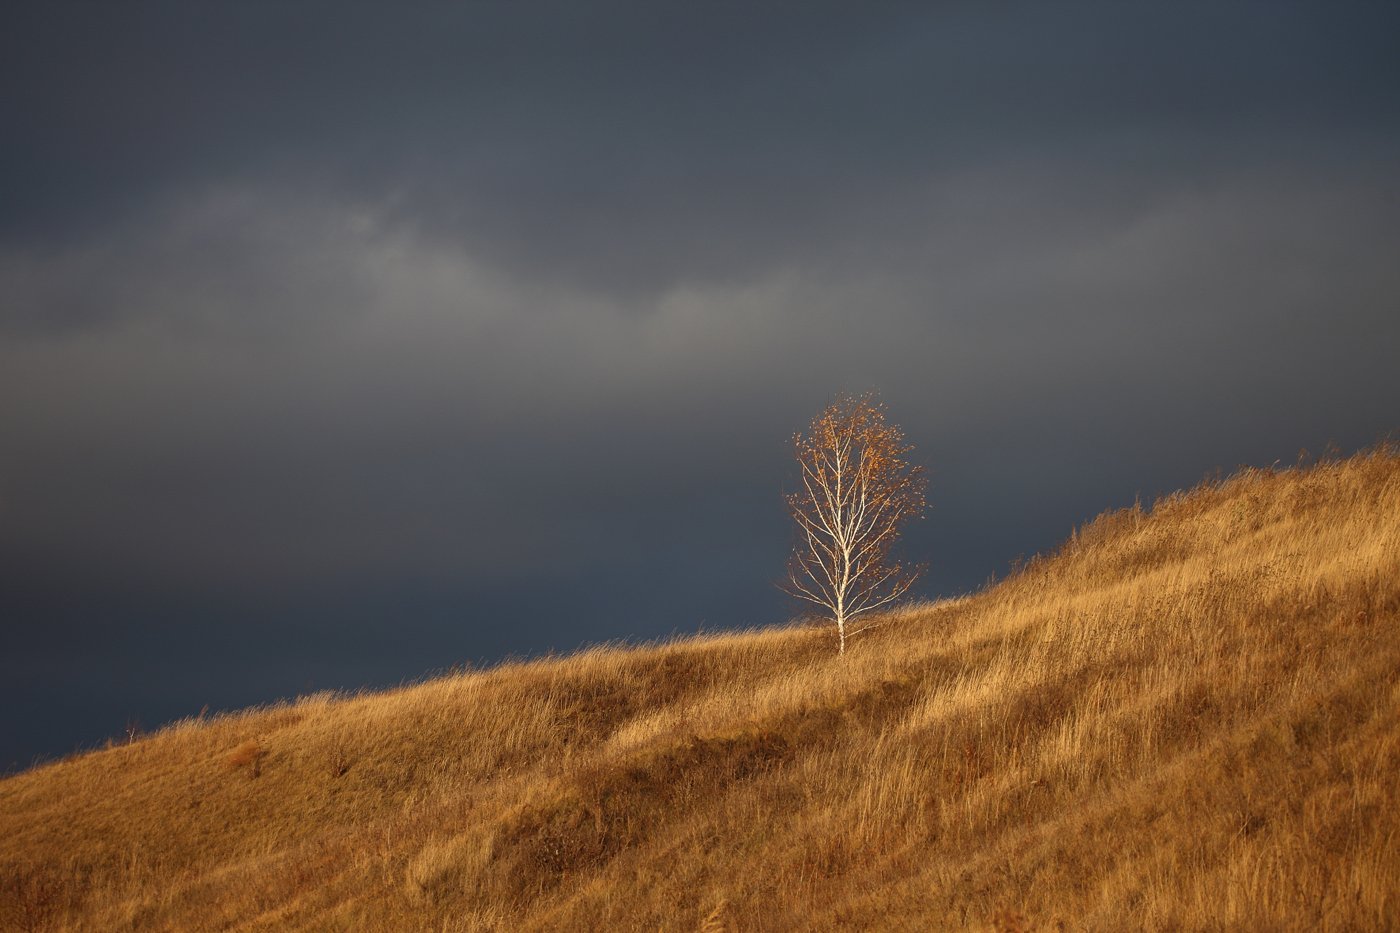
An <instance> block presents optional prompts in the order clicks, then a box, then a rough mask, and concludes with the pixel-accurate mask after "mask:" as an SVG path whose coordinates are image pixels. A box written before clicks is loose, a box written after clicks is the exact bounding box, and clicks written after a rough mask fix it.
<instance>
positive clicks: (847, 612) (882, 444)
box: [779, 395, 928, 654]
mask: <svg viewBox="0 0 1400 933" xmlns="http://www.w3.org/2000/svg"><path fill="white" fill-rule="evenodd" d="M793 448H794V451H795V452H796V454H797V463H798V465H799V466H800V467H801V468H802V485H801V488H799V489H798V490H797V491H796V492H793V493H789V494H788V495H787V497H786V498H787V504H788V509H789V510H790V511H791V512H792V517H793V520H794V521H795V522H796V523H797V532H798V533H797V542H796V545H795V547H794V549H793V554H792V558H791V560H790V561H789V562H788V573H787V578H786V580H785V581H784V582H783V583H780V584H779V588H781V589H782V590H784V591H785V592H787V593H789V594H791V595H793V596H795V597H797V598H798V599H802V600H806V601H807V602H810V603H815V604H816V605H818V606H820V607H822V608H823V609H825V610H826V611H827V612H829V613H831V616H832V619H833V620H834V621H835V622H836V632H837V635H838V644H839V646H840V648H839V651H840V653H841V654H845V653H846V639H847V637H849V636H852V635H856V634H859V633H860V632H862V631H865V629H867V628H871V627H873V626H871V625H864V626H862V627H860V628H858V629H855V630H854V631H850V630H848V627H849V625H850V623H851V621H852V620H853V619H855V618H856V617H857V616H860V615H863V614H865V613H867V612H870V611H872V610H874V609H879V608H880V607H881V606H886V605H889V604H890V603H891V602H893V601H894V600H896V599H898V598H899V597H901V596H903V595H904V594H905V593H906V592H907V591H908V590H909V587H911V586H912V585H913V584H914V581H915V580H917V579H918V577H919V575H920V574H921V573H922V572H923V568H922V567H910V566H907V565H905V564H901V563H899V562H897V561H893V560H891V557H890V550H891V548H893V546H894V544H895V542H896V541H897V540H898V539H899V533H900V529H901V527H902V526H903V525H904V523H905V522H907V521H908V520H909V519H912V518H916V517H921V516H922V515H923V511H924V507H925V501H924V491H925V489H926V488H927V486H928V483H927V479H926V478H925V475H924V470H923V467H920V466H915V465H912V464H910V463H909V462H908V461H907V460H905V455H906V454H908V453H909V451H910V450H912V449H913V448H912V447H910V446H909V445H908V444H906V443H905V442H904V432H902V431H901V430H900V429H899V428H898V427H897V426H896V425H893V424H888V423H886V421H885V409H884V406H883V405H882V404H880V403H879V402H878V401H876V400H875V399H874V398H873V397H871V396H869V395H863V396H843V397H840V398H837V399H836V401H834V402H832V403H831V404H830V405H828V406H827V407H826V410H825V411H823V412H822V413H821V414H820V415H818V416H817V417H816V418H815V419H813V421H812V424H811V426H810V427H809V428H808V431H807V433H806V434H798V435H796V436H795V437H793Z"/></svg>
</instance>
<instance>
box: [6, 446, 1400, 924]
mask: <svg viewBox="0 0 1400 933" xmlns="http://www.w3.org/2000/svg"><path fill="white" fill-rule="evenodd" d="M1397 774H1400V456H1397V455H1396V453H1395V452H1394V451H1385V450H1382V451H1380V452H1376V453H1371V454H1367V455H1361V456H1357V457H1354V458H1352V459H1350V460H1347V461H1343V462H1340V463H1329V464H1323V465H1320V466H1317V467H1314V468H1311V469H1307V470H1287V471H1282V472H1268V471H1246V472H1244V473H1242V474H1240V475H1238V476H1236V477H1234V478H1231V479H1229V480H1227V481H1225V482H1223V483H1212V484H1206V485H1204V486H1202V487H1200V488H1198V489H1196V490H1194V491H1192V492H1190V493H1189V494H1185V495H1181V496H1175V497H1171V498H1168V499H1166V500H1164V501H1161V502H1159V503H1158V504H1157V505H1156V506H1155V507H1154V508H1153V509H1152V511H1151V513H1150V514H1145V513H1143V512H1141V511H1139V510H1128V511H1122V512H1117V513H1112V514H1106V515H1104V516H1101V517H1100V518H1099V519H1098V520H1097V521H1095V522H1094V523H1093V524H1091V525H1089V526H1087V527H1086V528H1084V529H1082V530H1081V531H1080V532H1079V533H1078V534H1076V535H1075V536H1074V538H1073V539H1072V540H1071V541H1069V542H1067V543H1066V545H1065V546H1064V547H1063V548H1062V549H1061V551H1060V552H1059V553H1057V554H1055V555H1053V556H1051V557H1049V558H1045V559H1041V560H1037V561H1035V562H1033V563H1032V564H1031V565H1030V566H1029V567H1028V568H1026V569H1024V570H1023V571H1022V572H1021V573H1019V574H1018V575H1016V576H1014V577H1013V578H1011V579H1009V580H1007V581H1005V582H1003V583H1002V584H1000V585H998V586H996V587H994V588H991V589H990V590H988V591H986V592H984V593H981V594H978V595H976V596H973V597H969V598H966V599H962V600H958V601H952V602H944V603H938V604H932V605H926V606H918V607H913V608H910V609H908V610H906V611H903V612H901V613H898V614H895V615H892V616H891V617H889V619H888V624H886V625H884V626H882V627H880V628H878V629H876V630H875V631H873V632H871V633H870V634H868V635H865V636H862V637H861V639H860V640H858V641H857V642H856V643H855V644H854V646H853V648H852V650H851V652H850V653H849V654H848V655H847V656H846V657H845V658H844V659H839V658H837V657H836V656H835V653H834V648H833V644H832V641H831V637H830V633H829V632H827V631H826V630H824V629H814V628H788V629H779V630H770V631H760V632H754V633H748V634H739V635H726V636H720V637H703V638H695V639H690V640H686V641H681V642H677V643H673V644H667V645H661V646H653V647H645V648H639V649H598V650H593V651H589V652H585V653H583V654H580V655H577V656H573V657H568V658H562V659H557V660H545V661H539V662H535V663H526V664H511V665H506V666H503V667H499V668H495V669H492V670H488V671H482V672H474V673H468V674H464V675H461V676H453V677H446V678H443V679H439V680H434V681H432V682H429V683H425V684H422V685H418V686H414V687H409V688H405V689H401V690H397V691H393V692H389V693H382V694H374V695H362V696H354V697H330V696H317V697H310V698H303V699H301V700H298V701H297V702H295V703H292V704H287V705H281V706H276V707H272V708H267V709H260V710H253V711H249V712H245V713H239V714H233V715H228V716H223V717H219V718H217V719H214V720H211V721H190V722H186V723H182V724H177V725H175V726H172V727H169V728H167V729H166V730H164V731H162V732H160V733H158V734H156V735H153V736H150V737H147V738H144V739H142V740H140V741H138V742H136V743H134V744H131V745H124V746H117V747H113V748H110V749H107V750H103V751H97V752H93V753H91V754H87V755H83V756H80V757H76V758H73V759H70V760H66V761H62V762H59V763H56V764H52V765H49V766H46V767H43V768H39V769H36V770H34V771H31V772H27V773H23V774H20V775H17V776H13V777H10V778H8V779H6V780H4V781H3V782H0V883H3V888H0V927H2V928H5V929H12V928H14V929H26V928H34V929H49V928H53V929H102V930H107V929H141V930H159V929H220V928H226V929H237V930H255V929H289V930H296V929H404V930H407V929H423V930H427V929H432V930H456V929H463V930H466V929H492V928H495V929H501V930H519V929H580V930H581V929H621V930H632V929H651V930H655V929H665V930H695V929H706V930H725V929H743V930H753V929H813V928H827V927H835V926H841V925H851V926H852V927H854V928H868V927H878V928H892V929H928V928H940V927H949V926H952V927H956V926H963V925H967V926H974V927H1000V928H1029V927H1030V926H1031V925H1032V924H1034V925H1035V926H1037V927H1038V928H1043V929H1055V928H1057V927H1058V926H1059V923H1060V922H1063V924H1064V925H1065V926H1066V927H1068V928H1070V929H1076V928H1081V927H1087V928H1097V929H1115V928H1116V929H1121V928H1138V927H1149V928H1164V927H1183V926H1184V927H1189V928H1199V927H1203V926H1204V927H1225V928H1238V929H1261V928H1275V927H1289V928H1299V929H1315V928H1332V929H1344V928H1345V929H1355V928H1373V927H1395V926H1397V925H1400V807H1397V803H1400V802H1398V801H1397V799H1396V797H1397V793H1396V775H1397Z"/></svg>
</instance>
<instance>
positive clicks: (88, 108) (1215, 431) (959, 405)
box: [0, 2, 1400, 769]
mask: <svg viewBox="0 0 1400 933" xmlns="http://www.w3.org/2000/svg"><path fill="white" fill-rule="evenodd" d="M759 7H760V5H759V4H751V3H746V4H732V5H727V4H673V5H672V4H657V3H636V4H624V3H606V2H604V3H558V4H553V3H543V4H530V3H501V4H477V5H460V6H458V5H448V4H441V5H429V4H415V5H411V8H409V7H406V6H405V5H403V4H388V3H384V4H377V5H370V4H355V3H347V2H336V3H300V4H282V3H267V4H261V3H254V4H225V5H223V6H222V7H221V8H220V9H217V10H216V9H215V8H214V5H206V4H190V3H172V4H168V5H157V4H140V3H134V4H99V3H93V4H65V3H56V2H34V3H30V4H27V5H26V4H11V5H9V6H7V8H6V12H5V14H4V17H3V18H4V23H3V28H0V136H2V137H3V145H0V638H3V651H0V708H4V709H5V710H6V713H5V715H4V717H3V721H0V769H4V768H6V767H15V766H24V765H27V764H28V763H29V762H30V761H31V760H33V758H34V756H36V755H53V754H62V753H65V752H68V751H72V750H73V749H74V748H77V747H86V746H90V745H91V744H93V743H96V742H98V741H100V740H101V739H103V738H104V737H107V736H112V735H118V734H120V733H121V732H122V731H123V729H124V728H125V726H126V724H127V722H128V721H129V720H139V721H140V722H141V723H142V724H143V725H144V726H146V727H152V726H155V725H159V724H160V723H161V722H164V721H167V720H170V719H172V718H178V717H181V716H185V715H191V714H194V713H197V712H198V711H199V710H200V709H201V708H202V707H204V706H206V705H208V706H209V707H210V708H212V709H219V708H226V707H230V706H236V705H244V704H250V703H256V702H266V701H271V700H274V699H276V698H278V697H285V696H295V695H297V694H298V693H303V692H307V691H309V690H316V689H322V688H355V687H359V686H362V685H383V684H392V683H396V682H399V681H401V680H403V679H412V678H417V677H420V676H422V675H424V674H425V673H427V672H429V671H431V670H433V669H440V668H443V667H446V666H449V665H452V664H454V663H459V662H466V661H470V662H473V663H489V662H491V661H493V660H497V659H500V658H501V657H503V656H506V655H509V654H521V655H526V654H538V653H542V652H546V651H550V650H555V651H567V650H571V649H573V648H575V647H577V646H578V645H580V644H584V643H588V642H595V641H599V640H604V639H615V638H627V639H632V640H642V639H649V638H654V637H657V636H663V635H667V634H670V633H672V632H690V631H695V630H697V629H698V628H700V627H702V626H703V627H705V628H711V629H713V628H725V627H736V626H753V625H766V624H773V623H779V622H782V621H784V620H785V619H787V618H788V617H790V616H791V615H793V614H795V613H796V612H797V611H799V607H796V606H794V605H792V604H791V603H789V602H788V601H787V599H786V597H784V596H782V594H780V593H778V592H777V590H776V589H774V588H773V586H772V582H773V581H774V580H775V579H776V578H777V577H779V576H780V575H781V572H782V567H783V563H784V560H785V557H786V554H787V548H788V545H789V542H790V537H789V534H790V533H789V529H788V527H787V518H786V516H785V513H784V511H783V506H782V500H781V492H782V490H783V488H784V484H785V483H790V481H791V479H792V471H791V469H790V465H789V458H790V452H789V447H788V442H789V438H790V437H791V435H792V433H793V432H794V431H796V430H799V429H800V428H802V427H803V426H804V425H805V423H806V422H807V421H808V420H809V419H810V418H811V416H812V415H814V414H816V412H817V411H818V410H819V409H820V408H821V407H822V406H823V405H824V404H825V403H826V402H827V401H828V400H829V399H830V398H831V397H832V396H833V395H834V394H835V393H838V392H843V391H855V392H859V391H866V390H878V391H879V392H880V393H881V394H882V396H883V398H884V399H885V401H886V402H887V404H888V406H889V412H890V416H891V418H892V419H893V420H895V421H896V422H898V423H900V424H901V425H903V427H904V428H905V430H906V433H907V435H908V438H909V440H910V441H911V442H912V443H914V444H915V445H916V447H917V451H918V455H919V457H920V459H921V460H922V462H924V463H925V464H926V465H927V466H928V468H929V470H930V474H931V480H932V484H931V488H930V502H931V504H932V511H931V512H930V515H929V517H928V519H927V520H926V521H925V522H923V523H922V524H920V525H919V526H918V527H916V528H915V529H913V530H911V531H910V532H909V533H908V534H907V535H906V541H905V549H904V550H905V552H906V553H907V555H908V556H910V557H912V558H914V559H917V560H926V561H928V562H929V563H930V565H931V570H930V573H929V575H928V577H927V579H926V581H925V583H924V584H923V588H922V595H925V596H931V597H932V596H938V595H946V594H953V593H959V592H965V591H968V590H972V589H975V588H977V587H978V586H980V585H981V584H982V583H983V582H984V581H985V580H986V579H987V578H988V577H989V576H991V575H993V574H1000V573H1004V572H1005V569H1006V567H1007V565H1008V562H1009V561H1010V560H1011V559H1013V558H1014V557H1016V556H1017V555H1018V554H1027V555H1028V554H1032V553H1035V552H1037V551H1042V550H1046V549H1049V548H1051V547H1053V546H1054V545H1056V544H1057V543H1058V542H1059V541H1060V540H1061V539H1063V538H1064V537H1065V536H1066V535H1067V534H1068V533H1069V531H1070V529H1071V527H1072V526H1074V525H1075V524H1077V523H1080V522H1082V521H1084V520H1085V519H1087V518H1090V517H1092V516H1093V515H1094V514H1096V513H1098V512H1099V511H1102V510H1104V509H1108V508H1113V507H1119V506H1123V505H1127V504H1130V503H1131V502H1132V501H1133V499H1134V498H1135V497H1136V496H1137V495H1139V494H1141V495H1142V496H1143V498H1144V499H1146V500H1150V499H1151V498H1152V497H1153V496H1155V495H1157V494H1159V493H1163V492H1166V491H1170V490H1172V489H1176V488H1180V487H1183V486H1189V485H1192V484H1194V483H1195V482H1197V481H1198V480H1200V479H1201V478H1202V477H1203V476H1204V475H1205V474H1207V473H1208V472H1211V471H1213V470H1215V469H1217V468H1223V469H1224V470H1225V471H1227V472H1228V471H1230V470H1232V469H1233V468H1235V467H1236V466H1237V465H1239V464H1243V463H1253V464H1260V465H1267V464H1269V463H1271V462H1273V461H1274V460H1276V459H1282V460H1284V461H1286V462H1291V461H1292V460H1294V459H1295V458H1296V456H1297V452H1298V450H1299V448H1300V447H1308V448H1310V449H1312V450H1317V449H1318V448H1320V447H1321V446H1322V445H1324V444H1326V443H1328V442H1329V441H1333V442H1335V443H1337V444H1338V445H1340V446H1341V447H1342V448H1343V449H1344V450H1351V449H1355V448H1356V447H1358V446H1363V445H1365V444H1368V443H1370V442H1372V441H1374V440H1376V439H1377V438H1378V437H1379V436H1381V435H1382V434H1384V433H1385V432H1387V431H1390V430H1392V429H1395V428H1397V427H1400V413H1398V410H1397V404H1396V401H1397V399H1400V367H1397V365H1396V360H1397V359H1400V261H1397V259H1400V7H1397V6H1396V5H1395V4H1391V3H1375V4H1366V3H1350V4H1339V3H1317V4H1314V5H1291V4H1287V3H1280V2H1268V3H1258V4H1228V3H1216V4H1190V5H1188V4H1165V3H1164V4H1153V5H1148V4H1124V3H1113V4H1111V3H1101V4H1092V5H1084V6H1072V5H1068V4H1038V3H1037V4H1025V5H1015V4H1004V3H968V4H940V5H928V4H926V5H917V6H916V5H913V4H907V5H905V4H901V5H891V6H887V7H882V6H880V5H878V4H833V5H823V4H768V5H764V6H763V10H766V12H763V11H761V10H760V9H759Z"/></svg>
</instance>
